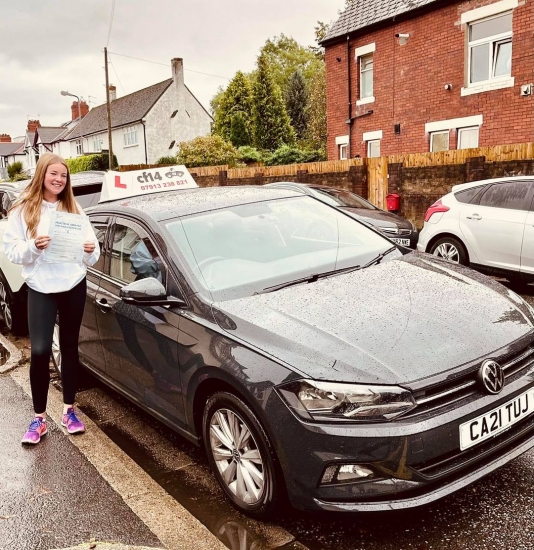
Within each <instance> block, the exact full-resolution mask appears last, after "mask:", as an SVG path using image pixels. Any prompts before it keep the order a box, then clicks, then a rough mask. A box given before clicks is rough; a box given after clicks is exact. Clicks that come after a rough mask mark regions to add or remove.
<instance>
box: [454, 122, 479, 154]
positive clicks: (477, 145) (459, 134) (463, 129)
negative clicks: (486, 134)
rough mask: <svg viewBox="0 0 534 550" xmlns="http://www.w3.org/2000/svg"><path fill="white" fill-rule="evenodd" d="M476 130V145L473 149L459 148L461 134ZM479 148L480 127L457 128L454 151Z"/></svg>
mask: <svg viewBox="0 0 534 550" xmlns="http://www.w3.org/2000/svg"><path fill="white" fill-rule="evenodd" d="M470 130H476V131H477V144H476V145H475V146H474V147H461V144H462V134H463V132H466V131H470ZM478 147H480V126H466V127H465V128H458V139H457V144H456V149H458V150H461V149H476V148H478Z"/></svg>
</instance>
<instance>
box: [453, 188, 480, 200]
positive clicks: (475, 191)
mask: <svg viewBox="0 0 534 550" xmlns="http://www.w3.org/2000/svg"><path fill="white" fill-rule="evenodd" d="M485 188H486V186H485V185H480V186H478V187H472V188H471V189H464V190H463V191H458V193H455V194H454V197H455V198H456V200H457V201H458V202H463V203H466V204H470V203H475V202H477V201H476V198H477V197H478V196H479V195H480V193H481V192H482V191H483V190H484V189H485Z"/></svg>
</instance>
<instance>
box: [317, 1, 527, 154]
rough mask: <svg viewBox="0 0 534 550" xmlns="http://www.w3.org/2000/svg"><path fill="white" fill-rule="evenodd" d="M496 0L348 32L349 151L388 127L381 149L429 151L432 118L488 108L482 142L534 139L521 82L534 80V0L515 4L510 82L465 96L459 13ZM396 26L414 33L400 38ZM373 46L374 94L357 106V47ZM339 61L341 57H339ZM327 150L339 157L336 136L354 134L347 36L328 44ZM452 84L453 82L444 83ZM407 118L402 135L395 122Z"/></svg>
mask: <svg viewBox="0 0 534 550" xmlns="http://www.w3.org/2000/svg"><path fill="white" fill-rule="evenodd" d="M493 3H495V1H494V0H472V1H469V0H467V1H464V2H458V3H455V4H452V5H449V6H445V7H442V8H440V9H437V10H434V11H431V12H429V13H426V14H423V15H420V16H418V17H416V18H412V19H405V20H404V21H400V20H397V22H395V23H394V24H391V25H389V26H385V27H382V28H379V29H377V30H375V31H373V32H370V33H367V34H365V35H362V36H359V37H356V38H352V39H351V40H350V53H349V60H350V63H351V92H352V105H353V107H352V115H353V116H358V115H361V114H363V113H365V112H367V111H368V110H369V109H372V110H373V113H372V114H370V115H366V116H363V117H362V118H356V119H355V120H354V122H353V124H352V131H351V156H352V157H355V156H356V155H360V156H362V157H365V156H366V154H367V152H366V146H365V143H364V142H363V141H362V133H363V132H370V131H375V130H382V131H383V139H382V141H381V144H380V145H381V154H382V155H391V154H395V153H415V152H424V151H429V149H430V143H429V141H430V137H429V134H426V133H425V129H424V125H425V123H426V122H432V121H439V120H447V119H451V118H460V117H467V116H472V115H477V114H482V115H483V117H484V119H483V124H482V126H481V127H480V135H479V146H480V147H485V146H491V145H499V144H508V143H522V142H528V141H532V140H533V139H534V117H533V113H534V95H531V96H527V97H522V96H521V95H520V87H521V85H522V84H527V83H531V82H533V78H534V76H533V70H534V56H533V53H532V52H533V51H534V36H533V28H534V9H533V5H532V0H526V1H525V2H520V3H519V6H518V7H517V8H515V9H514V11H513V39H512V76H513V77H514V78H515V84H514V86H513V87H512V88H505V89H501V90H493V91H490V92H482V93H478V94H473V95H468V96H464V97H462V96H461V95H460V90H461V88H462V86H464V85H465V64H466V47H467V46H466V35H465V32H466V25H461V24H460V16H461V14H462V13H464V12H466V11H470V10H472V9H475V8H477V7H480V6H484V5H487V4H493ZM396 33H409V34H410V38H409V39H408V41H407V43H406V44H405V45H400V44H399V40H398V39H397V38H395V34H396ZM373 42H374V43H375V44H376V51H375V52H374V97H375V101H374V102H373V103H370V104H366V105H361V106H356V100H357V99H358V97H359V96H358V90H359V83H358V78H359V75H358V63H357V62H356V60H355V53H354V50H355V48H357V47H360V46H365V45H367V44H370V43H373ZM338 58H339V59H340V60H341V61H338V60H337V59H338ZM326 68H327V73H326V74H327V87H326V89H327V117H328V158H329V159H330V160H334V159H337V158H338V148H337V146H336V144H335V138H336V136H342V135H346V134H348V125H347V123H346V121H347V119H348V90H347V88H348V86H347V41H346V39H341V41H340V42H339V43H337V44H334V45H331V46H328V47H327V48H326ZM445 84H451V85H452V90H445V89H444V86H445ZM395 124H400V125H401V133H400V135H396V134H395V133H394V125H395ZM456 142H457V135H456V130H451V131H450V148H451V149H454V148H456Z"/></svg>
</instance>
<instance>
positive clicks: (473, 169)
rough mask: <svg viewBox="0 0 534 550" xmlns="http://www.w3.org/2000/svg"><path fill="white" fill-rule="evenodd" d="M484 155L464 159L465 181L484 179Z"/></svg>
mask: <svg viewBox="0 0 534 550" xmlns="http://www.w3.org/2000/svg"><path fill="white" fill-rule="evenodd" d="M485 172H486V157H470V158H467V159H465V181H478V180H483V179H485Z"/></svg>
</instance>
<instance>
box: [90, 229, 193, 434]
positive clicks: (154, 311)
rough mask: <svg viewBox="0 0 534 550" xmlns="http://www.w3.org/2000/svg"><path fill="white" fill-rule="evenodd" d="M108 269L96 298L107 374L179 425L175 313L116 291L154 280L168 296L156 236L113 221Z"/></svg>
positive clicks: (181, 418) (181, 407) (180, 408)
mask: <svg viewBox="0 0 534 550" xmlns="http://www.w3.org/2000/svg"><path fill="white" fill-rule="evenodd" d="M106 256H107V258H108V260H107V261H108V262H109V263H108V266H109V267H108V268H107V273H106V275H105V276H103V277H102V279H101V284H100V287H99V290H98V293H97V297H96V311H97V320H98V328H99V333H100V340H101V342H102V347H103V355H104V357H105V362H106V373H107V377H108V378H110V379H111V380H112V381H113V382H114V383H115V384H117V385H118V386H119V387H120V388H121V389H122V390H123V391H125V392H127V393H128V394H129V395H130V396H132V397H134V398H135V399H137V400H138V401H139V402H140V403H141V404H143V405H145V406H146V407H148V408H150V409H151V410H153V411H155V412H157V413H159V414H160V415H162V416H163V417H165V418H168V419H170V420H171V421H173V422H176V423H178V424H183V422H184V404H183V398H182V390H181V385H180V370H179V367H178V326H179V318H180V317H179V315H178V314H177V313H176V312H175V311H173V310H172V309H170V308H166V307H160V306H138V305H133V304H127V303H125V302H124V301H123V300H121V298H120V289H121V288H122V287H123V286H125V285H127V284H129V283H131V282H133V281H136V280H139V279H140V278H145V277H154V278H157V279H158V280H159V281H160V282H161V283H162V284H163V285H164V286H166V287H167V289H168V292H169V293H170V294H172V293H173V290H169V289H174V288H177V287H175V286H174V284H173V280H172V276H171V275H170V274H169V272H168V270H167V269H166V267H165V265H164V263H163V261H162V259H161V255H160V252H159V251H158V248H157V247H156V245H155V239H152V238H151V237H150V236H149V234H148V232H147V231H146V230H145V229H144V228H143V227H141V226H140V225H139V224H138V223H136V222H134V221H131V220H126V219H116V220H115V222H114V224H113V226H112V228H111V233H110V240H109V246H108V248H107V250H106Z"/></svg>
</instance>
